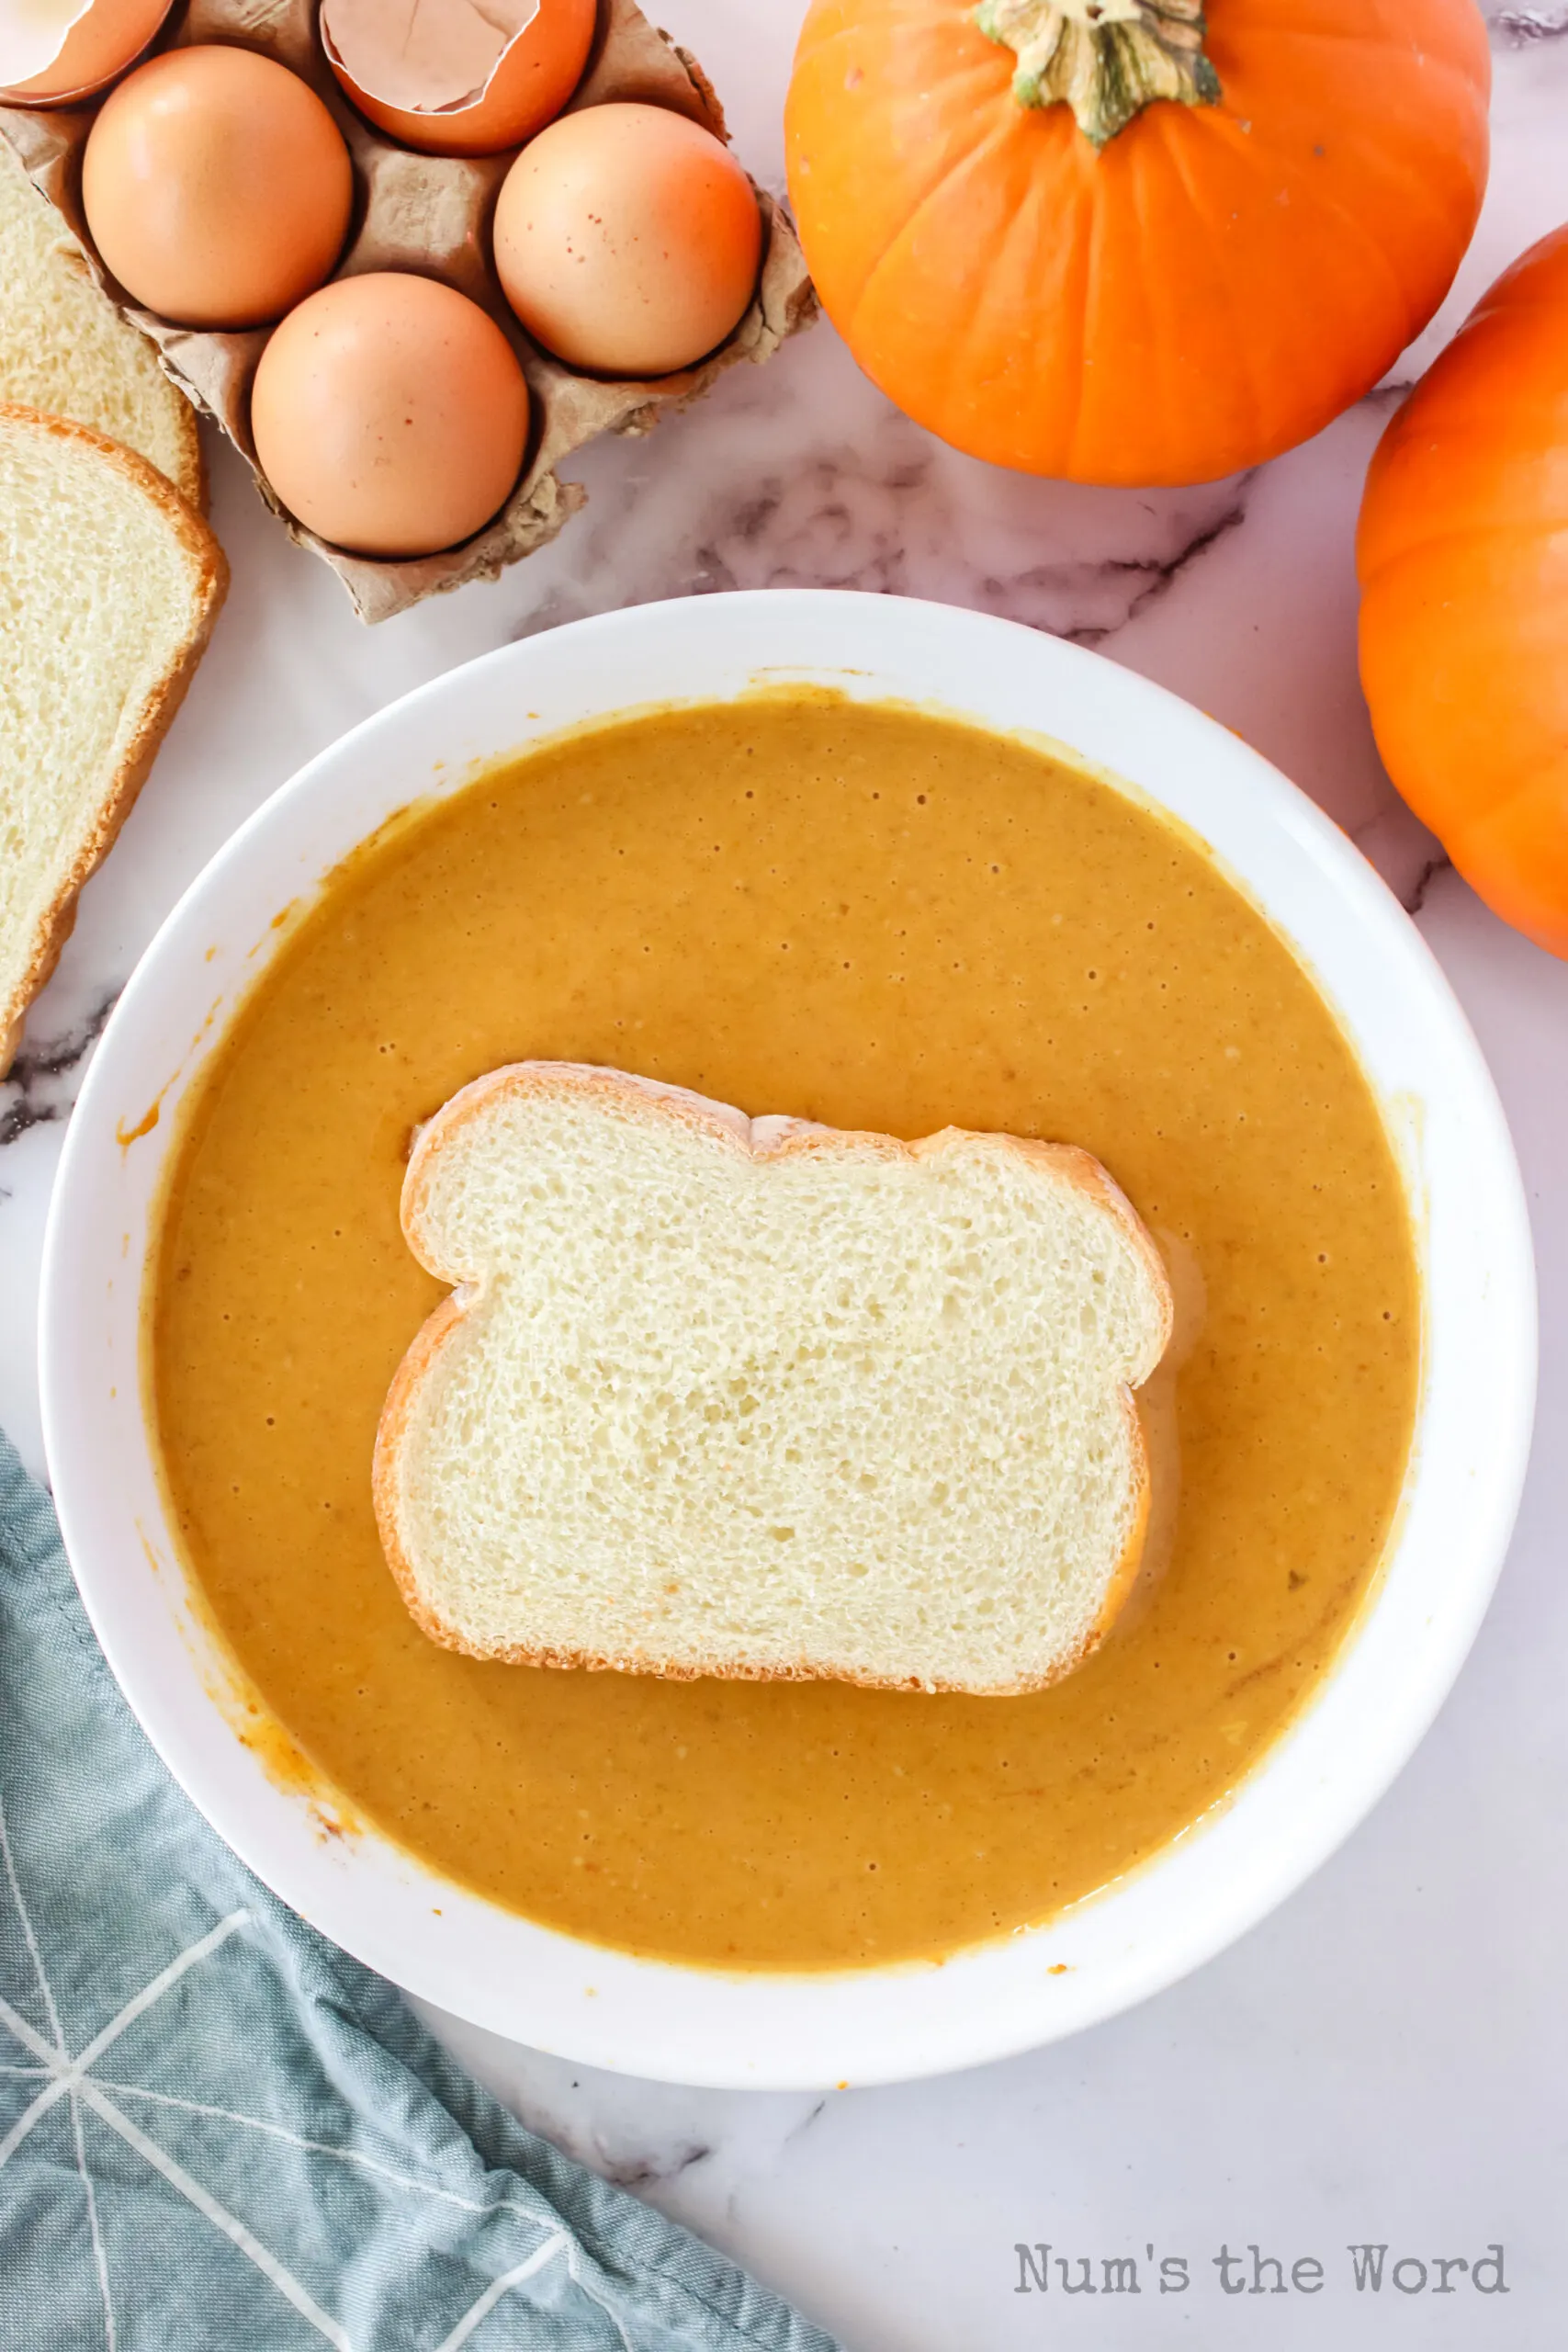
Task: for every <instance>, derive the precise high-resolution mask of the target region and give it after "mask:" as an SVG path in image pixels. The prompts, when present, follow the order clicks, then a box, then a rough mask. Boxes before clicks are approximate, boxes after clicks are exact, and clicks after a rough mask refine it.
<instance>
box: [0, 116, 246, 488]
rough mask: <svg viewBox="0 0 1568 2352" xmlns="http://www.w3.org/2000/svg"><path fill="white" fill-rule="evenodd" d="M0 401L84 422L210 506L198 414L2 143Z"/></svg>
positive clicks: (75, 422)
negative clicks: (89, 270) (90, 273)
mask: <svg viewBox="0 0 1568 2352" xmlns="http://www.w3.org/2000/svg"><path fill="white" fill-rule="evenodd" d="M0 401H15V402H16V404H17V407H19V408H36V409H39V410H41V411H42V413H44V414H45V415H46V416H68V417H70V418H71V419H72V421H73V424H85V425H90V426H91V428H92V430H93V431H94V432H95V433H102V434H105V435H107V437H108V438H109V439H110V440H111V441H122V442H123V443H124V444H125V446H126V447H127V448H128V449H134V450H135V451H136V452H137V454H138V456H139V457H143V458H146V459H147V461H148V463H149V465H153V466H156V467H157V469H158V470H159V472H160V473H163V474H166V475H167V476H168V478H169V480H170V481H172V482H173V483H174V485H175V489H176V490H177V491H179V492H180V493H181V495H182V496H184V497H186V498H188V499H189V501H190V503H191V504H192V505H193V506H196V507H202V506H205V504H206V503H207V482H206V477H205V474H204V472H203V469H202V462H201V438H200V435H198V433H197V424H196V411H195V409H194V408H193V407H192V406H191V404H190V402H189V401H187V400H186V396H185V394H184V393H183V392H182V391H181V390H180V389H179V387H178V385H177V384H175V383H172V382H171V381H170V379H169V378H168V377H167V376H165V375H164V371H163V369H162V368H160V366H159V365H158V355H157V352H156V351H155V350H154V349H153V346H152V344H151V343H149V341H148V340H147V337H146V336H145V335H144V334H141V332H140V330H139V329H137V328H136V327H133V326H132V325H131V323H130V320H129V319H122V318H121V317H120V315H119V312H118V311H117V310H116V309H115V307H114V304H113V303H112V302H111V301H110V300H109V299H108V296H107V294H104V293H101V292H100V291H99V289H98V288H97V287H96V286H95V285H94V283H93V281H92V279H91V278H90V277H88V275H87V265H86V263H85V260H84V259H83V256H82V251H81V248H80V246H79V245H78V244H77V243H76V242H75V239H74V238H73V236H72V234H71V232H70V230H69V229H67V227H66V226H65V223H64V222H63V220H61V218H60V215H59V214H58V213H57V212H56V211H55V210H54V209H53V207H52V206H51V205H50V204H48V203H46V201H45V200H44V198H42V197H41V196H40V195H39V192H38V190H37V188H35V187H33V186H32V183H31V182H30V181H29V180H28V175H27V174H26V172H24V171H23V169H22V166H21V164H19V163H18V162H17V157H16V155H15V154H14V153H12V151H11V149H10V148H9V147H8V146H7V145H6V141H5V140H4V138H0Z"/></svg>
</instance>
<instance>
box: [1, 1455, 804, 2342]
mask: <svg viewBox="0 0 1568 2352" xmlns="http://www.w3.org/2000/svg"><path fill="white" fill-rule="evenodd" d="M100 2344H101V2345H103V2346H105V2347H106V2352H251V2347H255V2348H256V2352H261V2347H264V2346H265V2352H321V2346H323V2345H331V2346H336V2347H337V2352H458V2346H465V2347H467V2352H512V2347H521V2346H527V2347H528V2352H729V2347H732V2346H761V2347H763V2352H834V2347H833V2346H832V2344H831V2342H830V2340H829V2337H827V2336H826V2335H822V2334H821V2332H820V2331H819V2330H818V2329H817V2328H815V2327H811V2326H808V2325H807V2323H806V2322H805V2321H804V2320H802V2319H800V2318H798V2317H797V2316H796V2315H795V2313H794V2312H791V2311H790V2310H789V2309H788V2308H787V2307H786V2306H785V2305H784V2304H783V2303H781V2302H780V2301H778V2299H777V2298H776V2297H775V2296H773V2295H772V2294H769V2293H767V2292H766V2291H765V2290H763V2289H762V2288H761V2287H759V2286H758V2285H757V2284H756V2283H755V2281H754V2280H752V2279H750V2278H747V2277H746V2276H745V2275H744V2273H743V2272H741V2271H739V2270H738V2269H736V2268H735V2267H734V2265H733V2264H731V2263H728V2262H726V2261H724V2260H723V2259H722V2258H721V2257H720V2256H718V2255H716V2254H715V2253H714V2252H713V2251H712V2250H711V2248H709V2247H707V2246H705V2245H702V2244H701V2243H700V2242H699V2241H698V2240H697V2239H695V2238H693V2237H691V2236H689V2235H688V2234H687V2233H686V2232H684V2231H683V2230H680V2229H677V2228H676V2227H675V2225H674V2224H673V2223H672V2222H667V2221H665V2220H664V2219H663V2218H662V2216H661V2215H660V2214H658V2213H655V2212H653V2211H651V2210H650V2209H649V2207H647V2206H646V2205H641V2204H639V2203H638V2202H637V2199H635V2198H632V2197H628V2196H626V2194H625V2193H624V2192H623V2191H622V2190H620V2189H615V2188H610V2187H609V2186H608V2185H607V2184H606V2183H605V2182H604V2181H602V2180H599V2179H596V2178H595V2177H594V2176H593V2175H592V2174H591V2173H589V2172H585V2171H584V2170H583V2169H582V2167H581V2165H575V2164H572V2163H570V2162H569V2160H568V2159H567V2158H566V2157H565V2156H563V2155H562V2154H560V2153H559V2151H558V2149H555V2148H552V2147H551V2146H550V2145H549V2144H548V2143H547V2142H546V2141H543V2140H539V2139H536V2137H535V2136H534V2134H533V2133H532V2132H530V2131H525V2130H524V2129H523V2127H522V2125H521V2124H519V2123H518V2122H517V2121H516V2120H514V2119H513V2117H512V2116H510V2115H509V2114H507V2112H506V2111H505V2109H503V2108H502V2107H500V2106H498V2105H497V2103H496V2102H495V2101H494V2100H493V2099H491V2098H488V2097H487V2096H486V2094H485V2093H484V2092H482V2091H481V2090H479V2087H478V2086H476V2085H475V2084H474V2083H472V2082H470V2081H469V2080H468V2077H467V2075H464V2074H463V2073H462V2072H461V2070H460V2069H459V2068H458V2067H457V2066H456V2065H454V2064H453V2063H452V2061H451V2060H450V2059H449V2058H448V2057H447V2056H446V2053H445V2052H444V2051H443V2050H442V2049H441V2048H440V2046H439V2044H438V2043H436V2042H435V2041H434V2040H433V2039H432V2038H431V2036H430V2035H429V2034H428V2033H426V2032H425V2030H423V2027H422V2026H421V2025H420V2024H419V2022H418V2020H417V2019H416V2018H414V2016H413V2014H412V2011H411V2010H410V2009H409V2008H408V2007H406V2006H405V2004H404V2002H403V2000H402V1999H401V1997H400V1995H398V1994H397V1993H396V1992H395V1991H394V1990H393V1989H392V1988H391V1986H390V1985H386V1984H383V1983H382V1982H381V1980H380V1979H379V1978H378V1977H376V1976H373V1975H372V1974H371V1973H369V1971H368V1970H367V1969H365V1968H362V1967H360V1966H359V1965H358V1963H357V1962H355V1961H352V1960H350V1959H349V1958H348V1957H347V1955H346V1954H345V1953H344V1952H341V1951H338V1950H337V1949H336V1948H335V1946H333V1945H332V1944H329V1943H328V1942H326V1940H325V1939H323V1938H322V1937H321V1936H319V1935H317V1934H316V1933H315V1932H314V1930H313V1929H311V1928H308V1927H306V1926H305V1925H304V1924H303V1922H302V1921H301V1920H299V1919H298V1918H297V1917H295V1916H294V1914H293V1913H292V1912H291V1911H289V1910H288V1908H287V1907H286V1905H283V1904H281V1903H279V1902H278V1901H276V1898H275V1897H274V1896H272V1895H271V1894H268V1893H267V1891H266V1889H265V1887H264V1886H262V1885H261V1884H260V1883H259V1882H258V1881H257V1880H255V1879H254V1878H253V1877H252V1876H251V1875H250V1873H249V1871H246V1870H245V1868H244V1866H243V1864H242V1863H241V1862H239V1861H238V1860H236V1859H235V1858H234V1856H233V1855H232V1854H231V1853H230V1851H229V1849H228V1848H227V1847H226V1846H224V1845H223V1844H222V1843H221V1841H220V1839H219V1838H217V1837H215V1836H214V1834H213V1833H212V1831H211V1830H210V1829H209V1828H208V1826H207V1825H206V1823H205V1822H204V1821H203V1820H202V1819H201V1818H200V1816H199V1815H197V1812H196V1811H195V1810H194V1808H193V1807H192V1806H191V1805H190V1804H188V1803H187V1802H186V1798H185V1796H184V1795H183V1794H182V1793H181V1792H180V1791H179V1789H178V1788H176V1787H175V1783H174V1781H172V1780H171V1779H170V1778H169V1775H168V1774H167V1772H166V1771H165V1770H164V1767H163V1765H162V1764H161V1763H160V1762H159V1760H158V1758H157V1757H156V1756H155V1755H154V1754H153V1752H152V1748H151V1747H150V1746H149V1745H148V1743H147V1741H146V1740H145V1738H144V1737H143V1736H142V1734H141V1730H140V1729H139V1728H138V1726H137V1724H136V1723H135V1721H134V1720H133V1718H132V1716H131V1715H130V1711H129V1709H128V1708H127V1707H126V1704H125V1702H124V1701H123V1700H122V1699H121V1697H120V1694H119V1691H118V1688H117V1686H116V1684H115V1681H114V1679H113V1677H112V1676H111V1675H110V1673H109V1670H108V1668H107V1665H106V1664H105V1662H104V1658H103V1656H102V1653H101V1652H100V1651H99V1649H98V1646H97V1644H96V1641H95V1640H94V1638H93V1634H92V1630H91V1628H90V1626H89V1625H88V1623H87V1620H86V1617H85V1614H84V1612H83V1610H82V1606H81V1602H80V1601H79V1600H78V1598H77V1595H76V1589H75V1586H74V1584H73V1581H72V1577H71V1572H70V1569H69V1567H68V1566H67V1565H66V1561H65V1555H64V1553H63V1551H62V1548H61V1544H60V1537H59V1533H58V1531H57V1529H56V1527H55V1522H54V1514H53V1512H52V1510H51V1507H50V1502H49V1498H48V1497H47V1495H45V1494H44V1493H43V1491H42V1490H41V1488H39V1487H37V1486H35V1485H34V1484H33V1483H32V1481H31V1480H30V1479H29V1478H28V1476H26V1474H25V1473H24V1471H23V1470H22V1467H21V1464H19V1463H18V1461H17V1457H16V1454H15V1453H14V1452H13V1451H12V1449H11V1447H10V1445H9V1444H8V1442H6V1439H5V1437H4V1435H0V2345H3V2346H6V2352H91V2347H93V2346H97V2345H100Z"/></svg>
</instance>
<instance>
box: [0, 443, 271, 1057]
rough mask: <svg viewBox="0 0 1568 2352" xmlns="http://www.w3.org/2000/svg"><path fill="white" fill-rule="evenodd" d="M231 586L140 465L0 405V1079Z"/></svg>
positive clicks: (109, 446) (195, 529) (219, 562)
mask: <svg viewBox="0 0 1568 2352" xmlns="http://www.w3.org/2000/svg"><path fill="white" fill-rule="evenodd" d="M228 579H229V571H228V566H227V565H226V564H225V562H224V560H223V551H222V549H221V548H220V546H219V544H218V542H217V540H216V539H215V538H214V537H213V536H212V534H211V532H210V531H209V529H208V527H207V525H206V524H205V523H204V522H203V521H202V519H201V516H200V515H197V513H196V511H195V509H194V508H193V507H191V506H189V505H187V504H186V501H185V500H184V499H183V498H182V497H181V496H180V494H179V492H177V491H176V490H175V488H174V487H173V486H172V484H171V483H170V482H169V481H167V480H166V479H165V478H164V475H163V474H162V473H160V472H159V471H158V470H157V469H155V468H154V467H152V466H151V465H149V464H148V462H147V460H146V458H139V457H137V456H136V455H135V454H134V453H133V452H132V451H131V450H130V449H123V448H121V447H120V446H119V444H118V442H115V441H106V440H105V439H104V438H103V436H102V435H100V434H96V433H90V432H88V431H87V429H86V428H85V426H84V425H79V424H66V423H65V421H64V420H63V419H62V418H61V417H58V416H39V415H38V414H36V413H34V412H33V411H32V410H31V409H25V408H16V407H12V406H9V405H7V404H6V403H4V402H0V1077H3V1076H4V1074H5V1072H6V1069H8V1068H9V1066H10V1061H11V1057H12V1055H13V1053H14V1052H15V1050H16V1046H17V1036H18V1035H19V1033H20V1028H21V1018H22V1014H23V1012H24V1011H25V1010H26V1008H27V1006H28V1004H29V1003H30V1002H31V1001H32V999H33V998H34V997H35V996H36V995H37V994H38V991H39V989H40V988H42V986H43V984H44V982H45V980H47V979H48V978H49V976H50V974H51V971H52V970H53V969H54V966H55V964H56V962H57V960H58V958H59V956H60V950H61V948H62V945H63V944H64V943H65V940H66V938H67V937H68V935H69V933H70V930H71V925H72V922H73V920H74V917H75V904H76V893H77V891H78V890H80V888H81V887H82V885H83V883H84V882H85V880H86V878H87V876H88V875H89V874H90V873H91V872H92V870H93V868H94V866H95V865H97V863H98V861H99V859H100V858H102V857H103V855H104V854H105V853H106V851H107V849H108V847H109V844H110V842H112V841H113V840H114V837H115V835H116V833H117V832H118V831H119V828H120V825H121V823H122V822H123V821H124V819H125V816H126V814H127V811H128V810H129V809H130V804H131V802H132V801H133V800H134V799H135V797H136V794H137V791H138V789H139V788H140V786H141V781H142V778H143V777H144V776H145V775H146V774H147V771H148V769H149V768H150V767H151V766H152V760H153V756H154V754H155V752H157V749H158V745H159V743H160V742H161V741H162V740H163V736H164V730H165V729H166V728H167V726H168V724H169V721H170V719H171V718H173V717H174V715H175V710H176V709H177V708H178V707H179V704H180V700H181V697H182V696H183V695H184V693H185V690H186V685H187V684H188V683H189V681H190V677H191V674H192V673H193V672H194V670H195V668H196V665H197V661H198V660H199V658H200V655H201V650H202V648H203V646H204V645H205V644H206V643H207V639H208V637H209V633H210V631H211V628H212V622H213V618H214V616H215V615H216V613H217V610H218V607H219V605H220V604H221V602H222V600H223V592H224V590H225V588H226V586H227V585H228Z"/></svg>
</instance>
